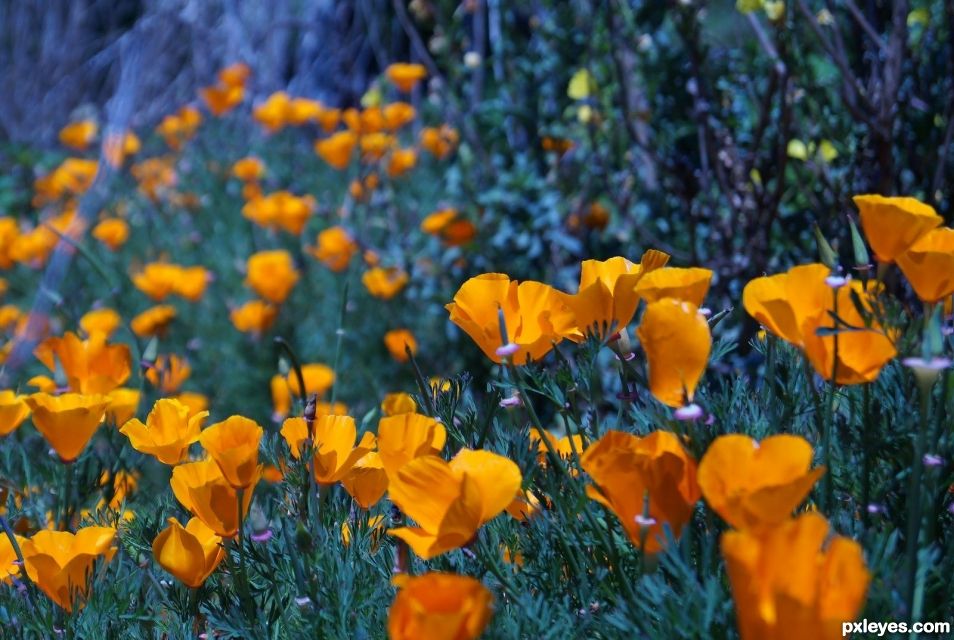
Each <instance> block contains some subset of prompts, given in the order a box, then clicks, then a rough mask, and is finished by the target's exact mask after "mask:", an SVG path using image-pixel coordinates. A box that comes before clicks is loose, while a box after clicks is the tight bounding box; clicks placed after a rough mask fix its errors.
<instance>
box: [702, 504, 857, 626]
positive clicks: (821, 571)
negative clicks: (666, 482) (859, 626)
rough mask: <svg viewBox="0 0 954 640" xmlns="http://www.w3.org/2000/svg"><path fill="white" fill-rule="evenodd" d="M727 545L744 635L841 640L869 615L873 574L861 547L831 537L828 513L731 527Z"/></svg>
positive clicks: (723, 543) (724, 548)
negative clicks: (760, 528) (848, 626)
mask: <svg viewBox="0 0 954 640" xmlns="http://www.w3.org/2000/svg"><path fill="white" fill-rule="evenodd" d="M721 546H722V555H723V556H724V557H725V561H726V568H727V571H728V574H729V583H730V584H731V586H732V598H733V600H735V608H736V616H737V618H738V623H739V631H740V633H741V636H742V640H784V639H787V638H817V639H818V640H835V639H836V638H841V637H843V634H842V630H841V628H842V627H841V626H842V624H843V623H845V622H848V621H851V620H854V619H855V618H856V617H857V616H858V615H859V614H860V613H861V610H862V608H863V606H864V601H865V594H866V593H867V590H868V584H869V582H870V580H871V575H870V574H869V573H868V570H867V569H866V568H865V562H864V558H863V555H862V550H861V546H860V545H858V543H856V542H854V541H853V540H849V539H847V538H844V537H842V536H834V537H832V538H830V539H829V531H828V522H827V521H826V520H825V518H824V516H822V515H821V514H818V513H806V514H803V515H801V516H800V517H798V518H797V519H794V520H787V521H785V522H783V523H782V524H780V525H779V526H777V527H774V528H771V529H769V530H767V531H765V532H762V533H757V532H755V531H728V532H726V533H724V534H723V535H722V541H721Z"/></svg>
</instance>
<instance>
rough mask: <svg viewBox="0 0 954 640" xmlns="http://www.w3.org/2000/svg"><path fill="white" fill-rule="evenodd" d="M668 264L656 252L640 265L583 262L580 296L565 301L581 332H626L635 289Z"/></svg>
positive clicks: (633, 310)
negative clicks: (624, 330)
mask: <svg viewBox="0 0 954 640" xmlns="http://www.w3.org/2000/svg"><path fill="white" fill-rule="evenodd" d="M668 261H669V255H668V254H666V253H663V252H662V251H656V250H655V249H650V250H649V251H647V252H646V253H644V254H643V257H642V259H641V260H640V262H639V264H633V263H632V262H630V261H629V260H627V259H626V258H622V257H615V258H610V259H609V260H602V261H601V260H584V261H583V262H582V264H581V265H580V287H579V291H578V293H576V294H575V295H568V296H565V297H564V300H565V302H566V304H567V306H568V307H569V308H570V310H571V311H572V312H573V315H574V318H575V323H576V326H577V327H578V329H579V330H580V331H582V332H587V333H590V332H594V331H595V333H596V335H598V336H600V337H601V338H605V337H608V336H609V335H611V332H616V331H620V330H622V329H624V328H625V327H626V325H628V324H629V323H630V321H631V320H632V319H633V315H635V313H636V305H637V304H638V303H639V295H638V294H637V293H636V285H637V284H639V282H640V280H641V279H642V278H643V277H645V276H646V275H647V274H648V273H650V272H652V271H655V270H657V269H660V268H662V267H663V266H665V264H666V263H667V262H668ZM508 326H509V323H508Z"/></svg>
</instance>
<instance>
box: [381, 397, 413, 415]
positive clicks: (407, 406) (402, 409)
mask: <svg viewBox="0 0 954 640" xmlns="http://www.w3.org/2000/svg"><path fill="white" fill-rule="evenodd" d="M415 411H417V404H416V403H415V402H414V398H412V397H411V395H410V394H408V393H389V394H387V395H386V396H384V401H383V402H382V403H381V412H382V413H383V414H384V415H385V416H396V415H398V414H401V413H414V412H415Z"/></svg>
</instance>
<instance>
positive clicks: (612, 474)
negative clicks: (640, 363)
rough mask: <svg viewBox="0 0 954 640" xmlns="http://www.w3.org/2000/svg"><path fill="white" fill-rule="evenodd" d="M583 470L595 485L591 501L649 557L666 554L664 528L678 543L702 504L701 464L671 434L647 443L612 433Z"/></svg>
mask: <svg viewBox="0 0 954 640" xmlns="http://www.w3.org/2000/svg"><path fill="white" fill-rule="evenodd" d="M580 464H581V465H582V467H583V470H584V471H585V472H586V473H587V474H589V476H590V478H591V479H592V480H593V483H594V485H591V486H587V487H586V495H587V496H589V497H590V499H592V500H596V501H597V502H599V503H600V504H602V505H603V506H605V507H606V508H608V509H610V510H611V511H612V512H613V513H615V514H616V517H617V518H619V520H620V522H621V523H622V525H623V528H624V529H625V530H626V534H627V535H628V536H629V539H630V541H631V542H632V543H633V544H634V545H636V546H638V547H640V548H641V549H643V550H644V551H645V552H647V553H656V552H658V551H660V550H661V549H663V548H664V546H665V543H666V539H665V535H664V529H663V527H664V525H667V526H668V527H669V529H670V530H671V531H672V534H673V536H675V537H677V538H678V537H679V535H680V533H681V532H682V528H683V527H684V526H685V524H686V523H687V522H689V519H690V518H691V517H692V510H693V508H694V506H695V504H696V502H698V501H699V487H698V485H697V484H696V461H695V460H694V459H693V458H692V456H690V455H689V454H688V453H686V451H685V449H683V447H682V445H681V444H680V442H679V438H678V437H677V436H676V435H675V434H673V433H670V432H668V431H654V432H653V433H651V434H649V435H648V436H645V437H643V438H639V437H637V436H634V435H632V434H629V433H623V432H621V431H607V432H606V434H604V435H603V437H602V438H600V439H599V440H598V441H596V442H594V443H593V444H591V445H590V447H589V448H588V449H587V450H586V452H585V453H584V454H583V457H582V458H581V460H580ZM647 502H648V504H647Z"/></svg>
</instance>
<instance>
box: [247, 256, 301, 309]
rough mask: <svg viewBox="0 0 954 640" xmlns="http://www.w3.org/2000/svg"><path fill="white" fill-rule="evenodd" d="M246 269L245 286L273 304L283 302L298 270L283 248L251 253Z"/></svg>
mask: <svg viewBox="0 0 954 640" xmlns="http://www.w3.org/2000/svg"><path fill="white" fill-rule="evenodd" d="M247 269H248V271H247V274H246V277H245V284H246V286H248V287H251V288H252V290H253V291H255V293H257V294H258V295H260V296H261V297H263V298H265V299H266V300H268V301H269V302H272V303H274V304H281V303H283V302H284V301H285V299H286V298H288V295H289V294H290V293H291V290H292V289H293V288H294V286H295V283H297V282H298V277H299V276H298V270H297V269H295V264H294V261H293V260H292V257H291V254H290V253H288V252H287V251H285V250H277V251H259V252H258V253H255V254H252V255H251V256H250V257H249V259H248V262H247Z"/></svg>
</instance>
